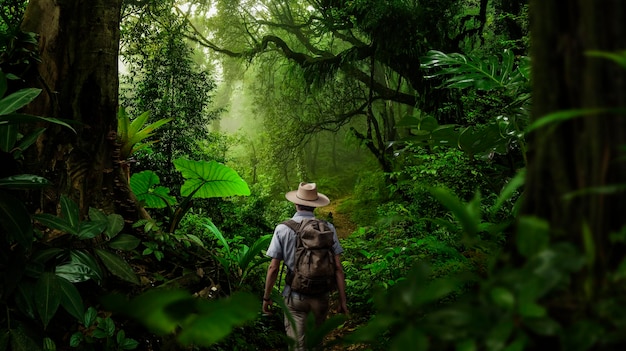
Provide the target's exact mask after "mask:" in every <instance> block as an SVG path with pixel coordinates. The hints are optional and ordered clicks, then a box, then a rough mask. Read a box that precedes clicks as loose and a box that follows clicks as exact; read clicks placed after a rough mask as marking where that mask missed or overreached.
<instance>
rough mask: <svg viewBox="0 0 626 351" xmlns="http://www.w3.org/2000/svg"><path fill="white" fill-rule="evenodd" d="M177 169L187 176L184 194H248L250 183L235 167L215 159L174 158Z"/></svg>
mask: <svg viewBox="0 0 626 351" xmlns="http://www.w3.org/2000/svg"><path fill="white" fill-rule="evenodd" d="M174 165H175V166H176V169H177V170H178V171H180V172H181V173H182V175H183V177H184V178H185V183H183V185H182V187H181V189H180V194H181V195H182V196H190V197H199V198H210V197H227V196H235V195H240V196H242V195H243V196H248V195H250V189H249V188H248V184H247V183H246V182H245V181H244V180H243V179H241V177H239V175H238V174H237V172H235V171H234V170H233V169H231V168H229V167H227V166H224V165H222V164H220V163H217V162H215V161H210V162H204V161H190V160H185V159H182V158H181V159H177V160H174Z"/></svg>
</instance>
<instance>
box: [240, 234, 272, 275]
mask: <svg viewBox="0 0 626 351" xmlns="http://www.w3.org/2000/svg"><path fill="white" fill-rule="evenodd" d="M270 240H272V234H267V235H263V236H262V237H260V238H258V239H257V240H256V241H255V242H254V244H252V247H251V248H250V249H249V250H246V251H245V252H244V251H242V252H241V255H239V257H238V262H237V264H238V265H239V268H241V270H243V271H246V269H248V268H249V267H248V266H249V265H250V262H252V260H253V259H254V257H256V256H257V255H258V254H260V253H261V251H262V250H263V249H266V248H267V245H268V244H269V242H270Z"/></svg>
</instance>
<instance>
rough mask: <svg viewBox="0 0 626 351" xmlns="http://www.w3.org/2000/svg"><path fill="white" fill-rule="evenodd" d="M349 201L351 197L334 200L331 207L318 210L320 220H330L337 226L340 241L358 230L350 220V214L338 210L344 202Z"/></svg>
mask: <svg viewBox="0 0 626 351" xmlns="http://www.w3.org/2000/svg"><path fill="white" fill-rule="evenodd" d="M349 199H350V198H349V197H343V198H341V199H337V200H333V201H331V202H330V204H329V205H327V206H324V207H320V208H318V209H317V212H318V214H319V217H320V218H325V219H328V221H329V222H331V223H332V224H333V225H334V226H335V229H336V230H337V236H338V237H339V239H345V238H347V237H348V236H350V234H352V233H354V231H355V230H356V229H357V225H356V224H355V223H354V222H352V220H351V219H350V214H349V213H343V212H340V211H339V210H338V209H337V208H338V207H339V206H341V204H342V203H343V202H344V201H346V200H349Z"/></svg>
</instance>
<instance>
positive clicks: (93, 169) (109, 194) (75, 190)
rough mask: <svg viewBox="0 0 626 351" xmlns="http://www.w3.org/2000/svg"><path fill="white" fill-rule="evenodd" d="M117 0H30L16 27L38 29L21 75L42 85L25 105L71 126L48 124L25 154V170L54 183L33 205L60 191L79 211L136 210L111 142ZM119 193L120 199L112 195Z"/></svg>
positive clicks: (48, 205)
mask: <svg viewBox="0 0 626 351" xmlns="http://www.w3.org/2000/svg"><path fill="white" fill-rule="evenodd" d="M121 3H122V1H121V0H90V1H58V0H57V1H55V0H31V1H30V3H29V5H28V8H27V10H26V14H25V17H24V21H23V23H22V29H23V30H25V31H32V32H35V33H38V34H39V52H40V55H41V63H40V64H39V65H38V67H37V71H36V72H32V73H31V75H30V76H29V77H27V79H28V80H29V82H30V83H31V85H32V86H39V87H41V88H42V89H43V93H42V94H41V95H40V96H39V97H38V98H37V100H35V101H34V102H33V103H32V104H31V105H29V107H28V111H26V112H27V113H30V114H35V115H41V116H48V117H56V118H61V119H66V120H71V121H73V122H75V124H73V126H74V128H75V129H76V131H77V133H76V134H75V133H73V132H71V131H70V130H68V129H67V128H58V127H50V128H49V129H48V130H47V131H46V133H45V134H44V135H43V137H41V138H40V139H39V140H38V142H37V148H36V150H33V151H36V152H31V153H30V154H29V155H28V158H27V166H28V167H29V168H30V170H29V171H30V172H33V173H37V174H41V175H43V176H45V177H46V178H48V179H49V180H51V181H52V182H53V183H54V184H55V188H54V189H51V191H49V192H47V193H44V195H43V196H42V198H41V199H40V202H39V205H38V206H39V207H40V208H42V209H43V210H44V211H47V212H51V211H54V207H53V206H54V205H56V203H57V200H58V197H59V195H60V194H69V195H70V197H72V198H73V199H74V200H76V201H77V202H78V203H79V204H80V208H81V212H82V214H83V215H84V214H86V212H87V211H88V208H89V207H90V206H91V207H97V208H101V209H104V210H105V211H107V212H114V211H115V212H118V213H123V212H124V211H123V210H121V208H123V207H126V208H127V209H131V210H132V211H135V210H136V209H135V202H133V201H132V200H131V199H130V198H132V197H133V196H132V193H130V191H129V189H128V184H127V182H126V181H125V180H124V179H123V175H122V172H121V168H120V164H119V155H118V151H119V149H118V146H117V145H116V131H117V109H118V52H119V40H120V30H119V23H120V11H121ZM115 198H118V199H120V198H122V199H124V200H123V201H121V202H120V201H117V202H116V201H114V199H115Z"/></svg>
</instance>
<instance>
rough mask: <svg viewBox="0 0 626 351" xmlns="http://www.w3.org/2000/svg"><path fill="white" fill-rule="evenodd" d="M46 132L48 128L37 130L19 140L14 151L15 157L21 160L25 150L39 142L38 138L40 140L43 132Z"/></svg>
mask: <svg viewBox="0 0 626 351" xmlns="http://www.w3.org/2000/svg"><path fill="white" fill-rule="evenodd" d="M45 131H46V128H37V129H35V130H34V131H32V132H31V133H29V134H27V135H25V136H23V137H22V138H21V139H19V143H18V144H17V145H16V146H15V148H14V149H13V157H14V158H19V157H20V156H22V152H24V150H26V149H28V148H29V147H30V146H31V145H33V144H34V143H35V141H37V138H39V136H40V135H41V134H43V132H45Z"/></svg>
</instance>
